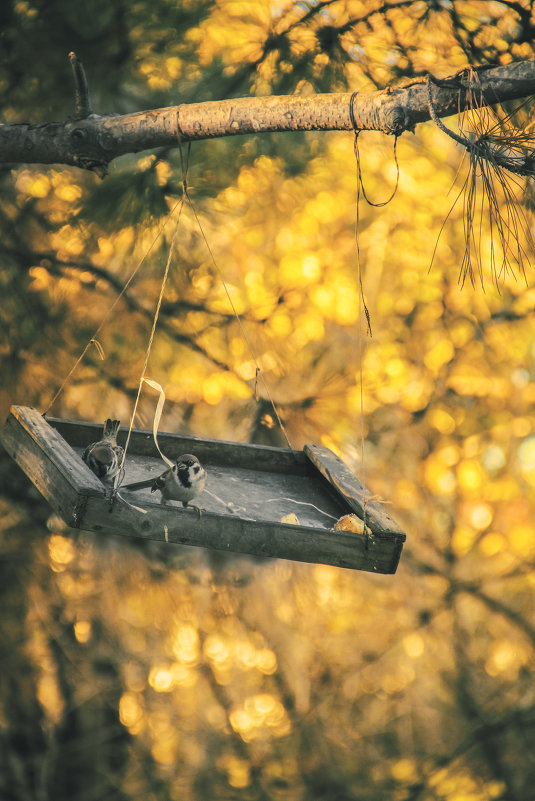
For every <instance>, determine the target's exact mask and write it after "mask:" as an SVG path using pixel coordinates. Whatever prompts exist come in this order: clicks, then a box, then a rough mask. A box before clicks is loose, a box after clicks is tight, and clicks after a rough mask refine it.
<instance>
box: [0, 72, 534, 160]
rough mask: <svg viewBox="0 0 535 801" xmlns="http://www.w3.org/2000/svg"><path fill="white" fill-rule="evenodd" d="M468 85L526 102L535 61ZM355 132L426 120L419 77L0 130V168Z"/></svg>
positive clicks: (453, 109) (452, 98)
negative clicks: (223, 140) (218, 141)
mask: <svg viewBox="0 0 535 801" xmlns="http://www.w3.org/2000/svg"><path fill="white" fill-rule="evenodd" d="M474 72H475V73H476V74H477V79H476V80H473V81H472V83H473V85H474V88H475V89H476V90H477V92H478V94H479V92H482V93H483V95H482V97H481V99H479V97H478V104H480V105H481V106H485V105H492V104H495V103H498V102H503V101H505V100H513V99H515V98H519V97H529V96H530V95H532V94H533V93H534V92H535V60H534V59H530V60H526V61H519V62H516V63H512V64H504V65H499V66H492V67H488V66H486V65H485V66H483V67H478V68H474ZM466 86H467V75H466V74H465V73H464V71H463V72H462V73H458V74H456V75H452V76H450V77H449V78H443V79H442V80H441V81H440V86H437V87H436V88H435V91H434V105H435V106H436V114H437V115H438V116H439V117H444V116H448V115H451V114H456V113H457V112H458V111H459V110H460V111H462V110H463V108H465V106H466V105H467V104H469V102H470V101H469V99H468V93H467V91H466ZM352 97H353V112H354V120H355V125H356V128H357V129H358V130H376V131H383V132H385V133H389V134H394V133H395V134H397V135H399V134H401V133H402V132H403V131H404V130H412V129H413V128H414V126H415V125H416V124H418V123H420V122H424V121H426V120H429V119H430V111H429V103H428V96H427V86H426V82H425V78H421V79H419V80H415V81H414V82H413V83H410V84H409V85H408V86H393V87H388V88H387V89H384V90H379V91H375V92H370V93H366V92H359V93H358V94H356V95H355V96H353V95H352V93H351V92H344V93H339V94H335V93H332V94H317V95H281V96H267V97H238V98H231V99H226V100H219V101H212V100H211V101H206V102H203V103H189V104H182V105H179V106H171V107H167V108H158V109H150V110H147V111H137V112H133V113H129V114H115V115H109V116H99V115H97V114H92V115H90V116H89V117H86V118H84V119H76V120H72V119H69V120H66V121H65V122H61V123H58V122H50V123H39V124H30V123H14V124H9V123H6V124H3V125H0V163H8V162H15V163H16V162H20V163H26V164H29V163H34V164H35V163H41V164H53V163H62V164H74V165H76V166H78V167H83V168H89V169H98V168H102V167H103V166H104V165H107V164H108V163H109V162H110V161H111V160H112V159H114V158H117V157H118V156H121V155H124V154H126V153H137V152H139V151H142V150H149V149H150V150H153V149H154V148H157V147H175V146H176V142H177V135H180V138H181V140H182V141H183V142H187V141H194V140H201V139H211V138H214V137H222V136H237V135H241V134H258V133H267V132H273V131H277V132H285V131H326V130H342V131H350V130H352V128H353V123H352V120H351V115H350V111H349V106H350V100H351V98H352Z"/></svg>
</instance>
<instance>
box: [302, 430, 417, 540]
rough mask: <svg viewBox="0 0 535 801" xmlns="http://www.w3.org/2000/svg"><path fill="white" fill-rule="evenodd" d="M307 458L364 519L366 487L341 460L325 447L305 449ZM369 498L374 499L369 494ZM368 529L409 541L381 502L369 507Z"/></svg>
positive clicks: (373, 503)
mask: <svg viewBox="0 0 535 801" xmlns="http://www.w3.org/2000/svg"><path fill="white" fill-rule="evenodd" d="M304 452H305V454H306V455H307V456H308V458H309V459H310V460H311V462H312V463H313V464H314V465H315V466H316V468H317V469H318V470H319V472H320V473H321V475H322V476H324V477H325V478H326V479H327V481H328V482H329V483H330V484H331V485H332V486H333V487H334V488H335V489H336V490H337V492H338V493H339V494H340V495H341V496H342V497H343V498H344V499H345V501H346V503H347V504H348V505H349V506H350V507H351V509H352V510H353V511H354V512H356V513H357V515H358V516H359V517H360V519H361V520H363V519H364V487H363V486H362V484H361V483H360V481H359V480H358V478H357V477H356V476H355V475H354V473H352V472H351V470H350V469H349V468H348V467H346V465H345V464H344V463H343V462H342V460H341V459H339V458H338V456H336V454H334V453H333V452H332V451H330V450H329V449H328V448H324V447H323V446H322V445H305V448H304ZM366 497H367V498H369V497H372V495H371V493H369V492H368V491H367V490H366ZM366 525H368V526H369V527H370V529H371V530H372V532H373V533H374V534H375V535H377V536H385V535H388V534H395V535H397V536H401V537H403V540H404V539H405V534H404V533H403V531H402V530H401V528H400V527H399V526H398V524H397V523H396V521H395V520H393V519H392V518H391V517H390V515H389V514H388V512H386V511H385V509H384V508H383V507H382V506H381V504H380V503H378V501H367V503H366Z"/></svg>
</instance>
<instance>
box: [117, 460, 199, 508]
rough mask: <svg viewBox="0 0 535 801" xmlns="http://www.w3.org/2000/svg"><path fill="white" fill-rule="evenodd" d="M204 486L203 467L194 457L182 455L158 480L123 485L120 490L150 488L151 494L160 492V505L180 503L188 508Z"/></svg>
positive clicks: (149, 479) (151, 479)
mask: <svg viewBox="0 0 535 801" xmlns="http://www.w3.org/2000/svg"><path fill="white" fill-rule="evenodd" d="M205 484H206V470H205V469H204V467H203V466H202V465H201V463H200V462H199V460H198V459H197V457H196V456H193V455H192V454H191V453H184V454H182V456H179V457H178V459H177V460H176V462H175V464H174V465H173V466H172V467H170V468H169V469H168V470H165V471H164V472H163V473H162V474H161V475H159V476H158V478H148V479H146V480H145V481H137V482H135V483H134V484H124V485H123V487H122V489H124V490H125V489H127V490H133V491H135V490H140V489H145V488H147V487H150V488H151V492H155V491H156V490H160V493H161V502H162V503H167V502H168V501H181V502H182V506H189V505H190V504H189V502H190V501H192V500H193V498H196V497H197V495H200V494H201V492H202V491H203V489H204V485H205ZM193 508H197V507H193Z"/></svg>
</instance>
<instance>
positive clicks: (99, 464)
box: [82, 418, 124, 484]
mask: <svg viewBox="0 0 535 801" xmlns="http://www.w3.org/2000/svg"><path fill="white" fill-rule="evenodd" d="M120 425H121V421H120V420H111V419H110V418H108V419H107V420H106V422H105V423H104V429H103V431H102V439H100V440H99V441H98V442H93V443H91V445H88V446H87V448H86V449H85V451H84V452H83V454H82V459H83V460H84V462H85V463H86V465H87V466H88V467H89V468H90V469H91V470H92V471H93V473H94V474H95V475H96V476H97V478H100V480H101V481H103V482H105V483H107V484H111V483H112V482H113V480H114V478H115V476H116V475H117V473H118V472H119V471H120V469H121V463H122V461H123V455H124V448H121V446H120V445H117V432H118V430H119V426H120Z"/></svg>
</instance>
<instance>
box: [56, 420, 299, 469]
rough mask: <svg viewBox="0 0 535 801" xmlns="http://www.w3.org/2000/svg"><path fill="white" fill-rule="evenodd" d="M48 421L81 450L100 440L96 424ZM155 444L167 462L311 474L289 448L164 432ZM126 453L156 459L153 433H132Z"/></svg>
mask: <svg viewBox="0 0 535 801" xmlns="http://www.w3.org/2000/svg"><path fill="white" fill-rule="evenodd" d="M47 420H48V422H49V424H50V425H51V426H53V427H54V428H56V429H57V430H58V431H59V432H60V434H61V435H62V436H63V437H65V439H66V440H67V441H68V442H69V443H70V444H71V445H73V446H77V447H81V448H85V446H86V445H87V444H88V443H89V442H94V441H95V440H97V439H99V438H100V435H101V433H102V425H98V424H97V423H87V422H81V421H78V420H63V419H60V418H57V417H49V418H47ZM127 433H128V427H127V426H121V428H120V429H119V436H118V438H117V441H118V442H119V444H121V445H124V443H125V440H126V435H127ZM158 443H159V445H160V448H161V449H162V451H163V453H165V455H166V456H168V457H169V458H170V459H175V458H176V457H177V456H180V455H181V454H182V453H194V454H195V456H197V458H198V459H199V460H200V461H201V462H202V463H203V464H204V463H206V464H219V465H224V466H231V465H239V466H240V467H243V468H247V469H252V470H276V471H277V472H279V473H282V472H291V473H301V474H302V475H306V474H307V473H309V472H310V464H309V461H308V459H307V458H306V457H305V455H304V454H303V452H302V451H295V450H294V451H291V450H290V449H289V448H275V447H273V446H270V445H251V444H250V443H247V442H228V441H225V440H219V439H204V438H201V437H193V436H188V435H185V434H170V433H166V432H163V431H162V432H159V433H158ZM128 453H132V454H136V455H138V456H158V451H157V450H156V447H155V445H154V439H153V436H152V431H148V430H144V429H133V431H132V435H131V438H130V443H129V445H128Z"/></svg>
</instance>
